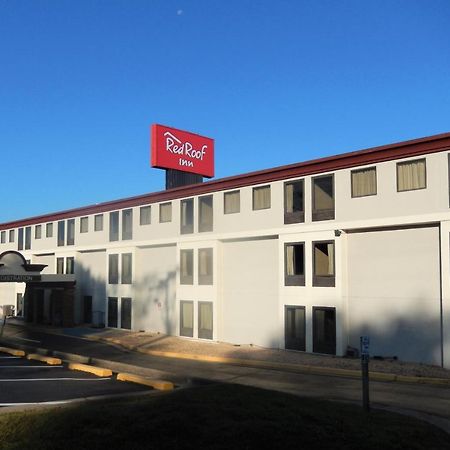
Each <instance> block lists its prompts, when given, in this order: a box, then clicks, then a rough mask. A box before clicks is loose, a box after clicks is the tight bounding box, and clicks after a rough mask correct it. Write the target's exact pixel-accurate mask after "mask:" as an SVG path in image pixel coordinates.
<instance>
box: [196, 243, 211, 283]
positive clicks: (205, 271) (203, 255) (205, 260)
mask: <svg viewBox="0 0 450 450" xmlns="http://www.w3.org/2000/svg"><path fill="white" fill-rule="evenodd" d="M211 266H212V258H211V249H208V248H202V249H200V250H199V251H198V273H199V275H200V276H204V275H210V274H211V272H212V270H211V269H212V267H211Z"/></svg>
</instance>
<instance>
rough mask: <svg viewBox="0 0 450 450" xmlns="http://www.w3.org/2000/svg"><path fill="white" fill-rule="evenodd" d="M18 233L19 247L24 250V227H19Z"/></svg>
mask: <svg viewBox="0 0 450 450" xmlns="http://www.w3.org/2000/svg"><path fill="white" fill-rule="evenodd" d="M17 234H18V236H17V249H18V250H23V228H19V230H18V232H17Z"/></svg>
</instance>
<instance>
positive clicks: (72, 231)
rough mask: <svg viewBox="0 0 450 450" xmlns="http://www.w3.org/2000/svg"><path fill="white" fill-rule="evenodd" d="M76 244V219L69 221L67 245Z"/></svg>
mask: <svg viewBox="0 0 450 450" xmlns="http://www.w3.org/2000/svg"><path fill="white" fill-rule="evenodd" d="M74 244H75V219H69V220H68V221H67V245H74Z"/></svg>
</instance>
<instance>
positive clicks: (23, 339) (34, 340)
mask: <svg viewBox="0 0 450 450" xmlns="http://www.w3.org/2000/svg"><path fill="white" fill-rule="evenodd" d="M14 339H20V340H22V341H28V342H37V343H38V344H40V343H41V341H37V340H36V339H27V338H23V337H18V336H14Z"/></svg>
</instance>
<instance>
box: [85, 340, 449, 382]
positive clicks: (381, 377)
mask: <svg viewBox="0 0 450 450" xmlns="http://www.w3.org/2000/svg"><path fill="white" fill-rule="evenodd" d="M89 339H91V340H94V341H101V342H107V343H110V344H115V345H119V346H121V347H123V348H125V349H127V350H132V351H135V352H138V353H142V354H146V355H150V356H160V357H163V358H177V359H187V360H191V361H203V362H215V363H222V364H232V365H238V366H247V367H257V368H261V369H269V370H282V371H287V372H296V373H306V374H312V375H328V376H339V377H346V378H361V372H360V371H359V370H353V369H340V368H333V367H321V366H311V365H302V364H291V363H281V362H279V363H275V362H266V361H261V360H255V359H241V358H228V357H224V356H211V355H196V354H190V353H177V352H167V351H161V350H148V349H145V348H136V347H135V346H133V345H129V344H124V343H122V342H121V341H120V339H114V338H101V337H99V336H95V337H89ZM369 376H370V379H371V380H373V381H397V382H401V383H413V384H431V385H447V386H450V379H448V378H431V377H415V376H406V375H397V374H392V373H384V372H370V373H369Z"/></svg>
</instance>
